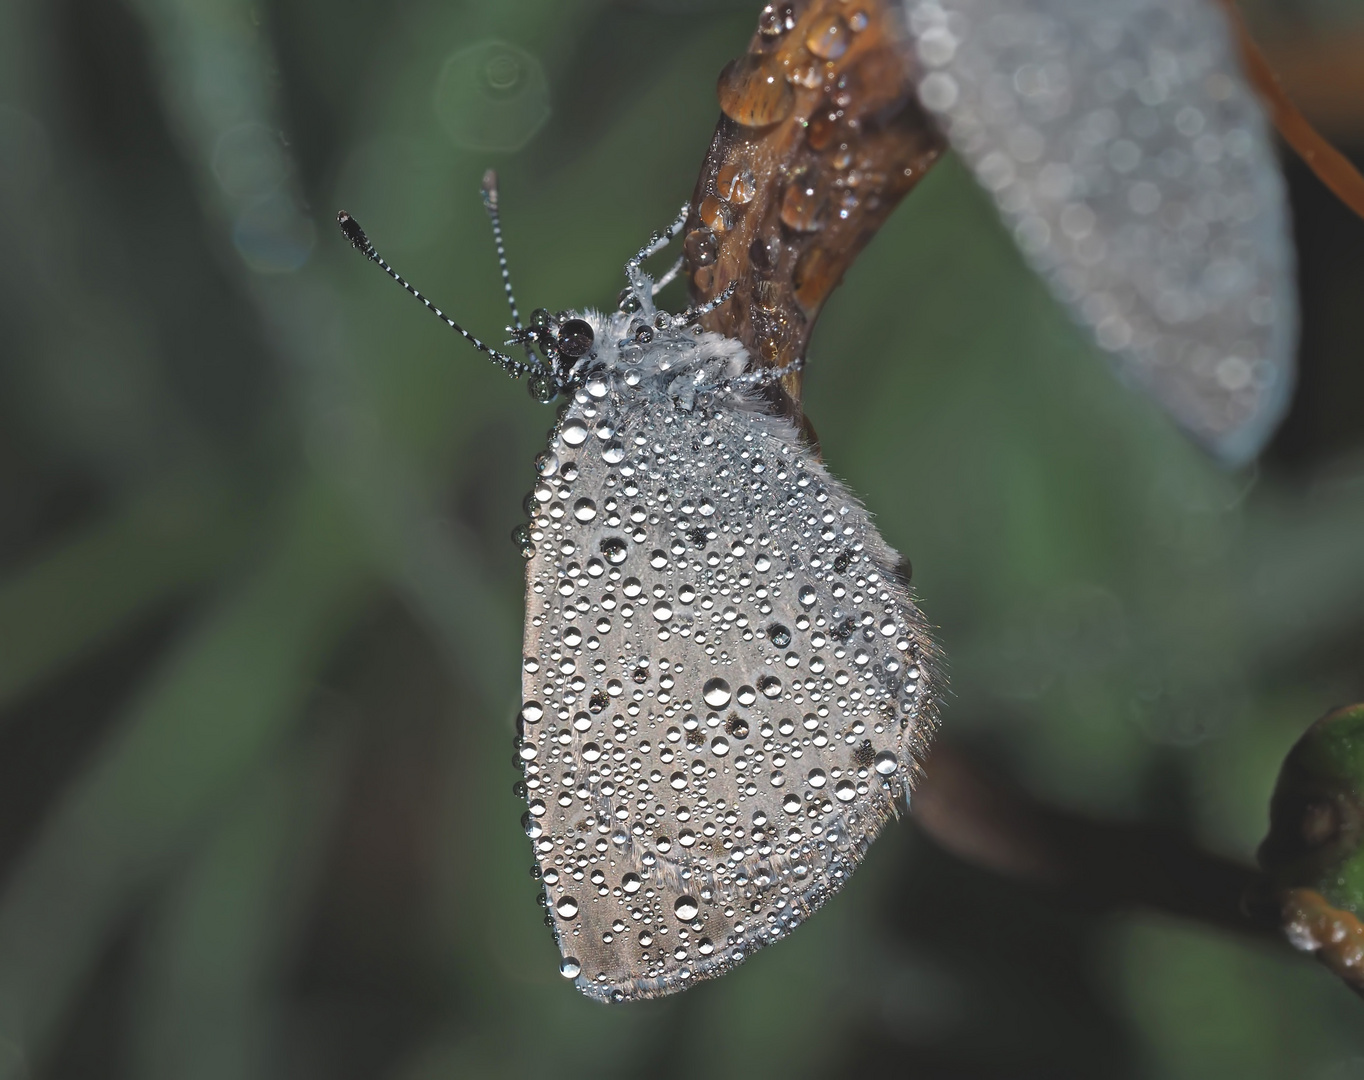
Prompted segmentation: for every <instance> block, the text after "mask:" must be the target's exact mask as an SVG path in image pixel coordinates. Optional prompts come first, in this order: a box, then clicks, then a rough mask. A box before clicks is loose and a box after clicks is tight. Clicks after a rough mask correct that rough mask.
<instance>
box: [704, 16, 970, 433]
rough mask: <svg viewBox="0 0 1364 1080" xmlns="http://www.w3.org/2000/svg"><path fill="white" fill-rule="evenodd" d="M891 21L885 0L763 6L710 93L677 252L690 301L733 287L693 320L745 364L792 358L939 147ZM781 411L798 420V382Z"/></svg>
mask: <svg viewBox="0 0 1364 1080" xmlns="http://www.w3.org/2000/svg"><path fill="white" fill-rule="evenodd" d="M901 19H902V17H901V15H900V12H899V10H898V8H896V7H895V6H894V5H892V4H889V3H886V2H885V0H855V2H850V0H790V2H778V3H773V4H769V5H768V6H767V7H766V8H764V9H763V12H762V15H761V16H760V18H759V26H758V32H757V33H756V34H754V36H753V40H752V41H751V42H750V43H749V47H748V52H747V53H745V54H744V55H743V56H742V57H740V58H739V59H737V60H735V61H733V62H732V63H730V64H729V66H727V67H726V68H725V70H724V72H723V73H722V74H721V75H720V80H719V85H718V87H717V92H718V97H719V100H720V109H721V114H722V115H721V117H720V122H719V124H718V125H717V127H716V129H715V136H714V138H713V139H712V141H711V145H710V149H709V151H708V152H707V154H706V160H705V164H704V165H703V166H702V168H701V175H700V178H699V179H698V180H697V182H696V191H695V193H694V194H693V196H692V204H691V215H690V217H689V218H688V221H687V233H686V240H685V244H684V249H683V251H684V255H685V258H686V271H687V275H688V279H689V283H690V288H691V296H692V300H693V302H694V303H700V302H702V301H705V300H710V299H713V298H714V297H716V296H718V295H719V294H720V293H721V292H723V291H724V289H725V287H726V286H727V285H729V284H730V283H731V282H732V283H734V285H735V292H734V295H733V297H732V298H731V299H730V300H729V301H727V302H726V303H724V304H722V305H721V306H720V307H718V308H717V309H716V310H715V311H713V312H711V313H710V314H709V315H708V316H706V318H705V320H704V325H705V326H706V328H707V329H710V330H716V331H719V332H720V333H723V334H725V335H727V336H729V337H735V338H738V339H739V340H740V341H742V342H743V343H744V345H745V346H747V348H748V350H749V353H750V355H751V356H752V357H753V363H754V364H755V365H756V366H760V367H778V366H781V365H783V364H786V363H789V362H790V361H792V360H795V359H797V358H800V357H803V356H804V354H805V346H806V343H807V341H808V340H809V337H810V331H811V329H812V328H813V327H814V323H815V319H816V318H818V316H819V312H820V309H821V308H822V307H823V306H824V301H825V300H827V299H828V297H829V294H830V293H831V292H833V290H834V288H835V287H836V286H837V285H838V283H839V282H840V281H841V280H842V278H843V274H844V272H845V271H846V270H847V269H848V267H849V266H851V265H852V262H853V260H854V259H855V258H857V255H858V253H859V252H860V251H861V250H862V248H863V247H865V246H866V244H867V242H868V241H869V240H870V239H871V238H872V236H873V235H875V233H876V230H877V229H879V228H880V227H881V225H882V223H883V222H884V221H885V220H886V218H887V217H888V216H889V215H890V212H891V211H892V210H893V209H894V208H895V206H896V205H897V204H898V203H899V201H900V200H901V199H902V198H903V197H904V196H905V195H906V194H907V193H908V192H909V190H910V188H912V187H913V186H914V185H915V184H916V183H918V181H919V178H920V177H921V176H922V175H923V174H924V173H925V172H927V171H928V169H929V168H930V167H931V166H932V164H933V162H934V161H936V160H937V158H938V156H939V155H940V154H941V153H942V150H943V146H944V142H943V138H942V136H941V135H940V134H939V133H938V130H937V128H936V127H934V125H933V124H932V122H931V121H930V120H929V119H928V117H927V116H926V115H925V114H924V112H923V110H922V109H921V108H920V107H919V103H918V100H917V98H916V97H915V95H914V91H913V80H912V71H911V68H910V65H909V62H908V61H907V59H906V57H907V55H908V54H907V52H906V51H905V50H904V49H903V47H902V45H903V43H902V39H901V35H902V33H903V31H902V30H901ZM782 385H783V389H784V391H785V397H784V399H783V400H782V401H780V405H781V407H782V408H783V409H784V411H786V412H787V414H788V415H790V416H792V417H798V416H799V414H800V405H799V402H800V387H801V383H800V375H799V374H798V373H797V374H792V375H789V376H788V377H787V378H786V379H785V380H783V384H782Z"/></svg>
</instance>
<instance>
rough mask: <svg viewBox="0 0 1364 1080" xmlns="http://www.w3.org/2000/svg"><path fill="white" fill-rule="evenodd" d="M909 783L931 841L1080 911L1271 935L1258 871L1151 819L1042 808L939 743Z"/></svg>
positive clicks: (921, 824) (916, 812)
mask: <svg viewBox="0 0 1364 1080" xmlns="http://www.w3.org/2000/svg"><path fill="white" fill-rule="evenodd" d="M924 771H925V775H924V777H923V779H922V780H920V782H919V786H918V788H917V789H916V790H915V793H914V799H913V803H912V813H913V817H914V820H915V821H916V822H917V823H918V825H919V827H920V828H921V829H922V830H923V831H924V832H925V833H926V834H927V835H928V836H929V837H930V838H931V839H933V840H934V841H935V842H936V843H937V844H938V845H939V846H940V847H942V848H944V849H945V850H947V851H949V852H951V853H952V854H953V855H955V856H957V857H958V858H960V859H962V860H963V861H965V862H969V863H972V864H974V865H976V866H981V867H984V868H985V869H987V870H991V871H994V872H995V873H998V874H1001V875H1003V876H1005V877H1010V878H1019V879H1023V880H1025V881H1031V882H1033V883H1035V884H1037V885H1040V886H1044V887H1049V888H1052V889H1055V890H1056V891H1057V892H1058V893H1060V894H1063V895H1064V896H1065V898H1066V899H1067V900H1068V901H1069V902H1071V903H1075V904H1078V905H1079V906H1082V907H1085V908H1088V909H1090V910H1101V911H1106V910H1118V909H1123V908H1132V907H1146V908H1151V909H1153V910H1156V911H1163V912H1167V913H1169V914H1172V915H1178V916H1181V917H1184V918H1189V919H1195V920H1197V921H1199V922H1203V923H1208V924H1210V925H1213V926H1217V927H1220V928H1222V929H1227V930H1234V931H1237V932H1239V933H1246V934H1252V935H1255V936H1263V937H1271V936H1276V935H1277V934H1278V929H1277V927H1276V926H1275V924H1274V921H1273V919H1272V918H1271V917H1268V915H1269V913H1268V912H1266V911H1261V910H1259V909H1258V905H1256V909H1255V910H1251V911H1248V910H1247V909H1246V901H1247V898H1256V897H1258V896H1260V895H1261V894H1263V892H1264V882H1265V879H1264V875H1263V874H1261V873H1260V872H1259V871H1258V870H1255V869H1252V868H1251V867H1249V866H1244V865H1242V864H1240V863H1236V862H1232V861H1231V860H1229V859H1224V858H1222V857H1221V856H1219V855H1214V854H1212V853H1211V852H1208V851H1205V850H1203V849H1202V848H1200V847H1198V846H1197V845H1196V844H1194V843H1192V842H1191V841H1190V840H1189V839H1188V838H1187V837H1185V836H1183V835H1181V834H1179V833H1176V832H1173V831H1171V830H1167V829H1160V828H1156V827H1154V826H1151V825H1141V824H1126V823H1119V822H1106V821H1096V820H1093V819H1091V818H1087V817H1083V816H1081V815H1079V814H1074V813H1070V812H1068V811H1064V810H1059V809H1057V808H1055V807H1051V806H1047V805H1045V804H1043V803H1041V802H1038V801H1037V800H1036V799H1033V798H1031V797H1030V796H1028V795H1026V794H1024V793H1023V792H1022V791H1020V790H1019V789H1018V788H1016V787H1014V786H1013V785H1011V784H1009V783H1007V782H1006V781H1003V780H1001V779H1000V778H999V777H996V776H990V775H988V774H987V773H986V772H985V771H984V770H983V769H981V768H980V767H979V766H978V765H976V764H975V763H973V762H972V761H971V760H970V759H969V758H968V757H967V756H965V755H964V754H963V753H962V752H961V751H960V750H957V749H955V748H953V747H952V746H950V745H944V744H939V745H938V746H937V747H935V748H934V750H933V753H932V756H931V757H930V758H929V761H928V763H927V765H926V766H925V770H924Z"/></svg>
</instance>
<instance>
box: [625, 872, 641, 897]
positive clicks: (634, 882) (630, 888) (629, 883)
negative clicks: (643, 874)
mask: <svg viewBox="0 0 1364 1080" xmlns="http://www.w3.org/2000/svg"><path fill="white" fill-rule="evenodd" d="M643 884H644V881H643V880H642V879H641V878H640V876H639V875H638V874H636V873H633V872H631V873H629V874H626V875H625V876H624V877H623V878H621V879H620V887H621V888H622V889H624V890H625V893H626V895H628V896H634V895H635V893H637V892H639V890H640V888H641V887H642V886H643Z"/></svg>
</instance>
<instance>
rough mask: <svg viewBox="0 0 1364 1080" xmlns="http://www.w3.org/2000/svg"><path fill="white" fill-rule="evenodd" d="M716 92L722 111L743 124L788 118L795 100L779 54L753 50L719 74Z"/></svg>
mask: <svg viewBox="0 0 1364 1080" xmlns="http://www.w3.org/2000/svg"><path fill="white" fill-rule="evenodd" d="M716 94H717V96H718V97H719V99H720V110H721V111H722V112H723V113H724V114H725V115H726V116H728V117H729V118H730V119H731V120H733V121H734V122H735V123H736V124H742V125H743V126H744V127H766V126H767V125H768V124H775V123H776V122H777V121H778V120H785V119H786V117H787V116H789V115H790V113H791V109H792V107H793V106H794V105H795V100H796V95H795V91H793V90H792V89H791V86H790V84H789V83H788V82H787V81H786V78H785V75H784V73H783V71H782V66H781V61H780V60H779V59H778V58H777V57H776V56H768V57H764V56H756V55H753V54H752V53H750V54H748V55H745V56H741V57H739V58H738V59H737V60H731V61H730V62H729V64H728V65H726V67H725V70H724V71H722V72H721V73H720V81H719V83H718V85H717V86H716Z"/></svg>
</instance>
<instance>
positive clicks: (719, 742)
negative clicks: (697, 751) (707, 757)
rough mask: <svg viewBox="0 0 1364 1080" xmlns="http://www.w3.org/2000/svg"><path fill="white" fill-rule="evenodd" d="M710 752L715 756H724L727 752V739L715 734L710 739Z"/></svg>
mask: <svg viewBox="0 0 1364 1080" xmlns="http://www.w3.org/2000/svg"><path fill="white" fill-rule="evenodd" d="M710 752H711V753H712V754H714V755H715V756H716V757H724V756H725V755H726V754H728V753H729V740H728V739H726V738H725V737H724V736H723V735H717V736H715V738H713V739H711V741H710Z"/></svg>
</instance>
